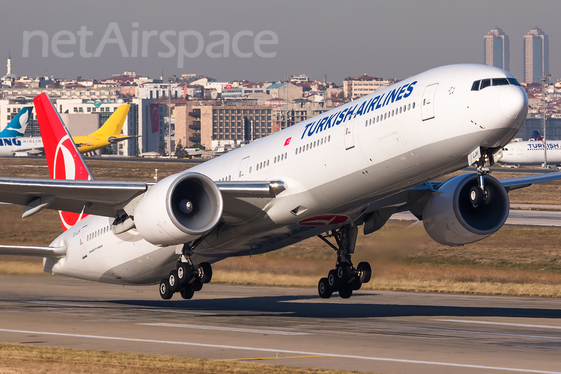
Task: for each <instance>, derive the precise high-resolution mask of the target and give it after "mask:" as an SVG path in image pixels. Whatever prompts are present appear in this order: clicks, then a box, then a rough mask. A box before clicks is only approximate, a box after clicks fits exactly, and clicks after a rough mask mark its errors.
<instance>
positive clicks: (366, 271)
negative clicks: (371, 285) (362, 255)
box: [356, 262, 372, 283]
mask: <svg viewBox="0 0 561 374" xmlns="http://www.w3.org/2000/svg"><path fill="white" fill-rule="evenodd" d="M356 270H357V272H358V280H359V281H360V283H368V282H370V278H371V277H372V269H371V268H370V264H369V263H368V262H361V263H360V264H358V266H357V268H356Z"/></svg>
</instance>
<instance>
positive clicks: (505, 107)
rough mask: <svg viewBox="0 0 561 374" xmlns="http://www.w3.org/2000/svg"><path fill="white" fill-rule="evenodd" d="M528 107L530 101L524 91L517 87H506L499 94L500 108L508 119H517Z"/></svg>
mask: <svg viewBox="0 0 561 374" xmlns="http://www.w3.org/2000/svg"><path fill="white" fill-rule="evenodd" d="M527 105H528V99H527V97H526V94H525V92H524V90H523V89H521V88H520V87H516V86H508V87H505V88H504V89H503V90H502V91H501V93H500V94H499V108H501V112H502V113H503V115H504V116H505V117H506V118H508V119H515V118H516V117H518V115H519V114H520V112H521V111H522V110H523V109H524V108H525V107H526V106H527Z"/></svg>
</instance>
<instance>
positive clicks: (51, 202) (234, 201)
mask: <svg viewBox="0 0 561 374" xmlns="http://www.w3.org/2000/svg"><path fill="white" fill-rule="evenodd" d="M153 184H154V182H137V181H127V182H112V181H95V180H94V181H84V180H66V179H61V180H52V179H29V178H0V201H1V202H5V203H11V204H16V205H23V206H25V207H26V208H25V210H24V214H23V216H24V217H28V216H30V215H32V214H35V213H37V212H39V211H40V210H42V209H45V208H48V209H54V210H63V211H67V212H76V213H80V212H82V211H83V212H84V214H93V215H99V216H106V217H115V216H117V215H119V214H120V213H122V211H123V209H124V207H125V206H126V205H127V204H128V203H129V202H130V201H131V200H133V199H134V198H135V197H137V196H139V195H141V194H143V193H144V192H146V191H147V190H148V188H149V187H150V186H151V185H153ZM216 185H217V186H218V188H219V189H220V191H221V192H222V196H223V199H224V211H223V219H224V220H225V221H226V222H227V223H231V224H232V223H236V222H240V221H243V220H245V219H248V218H250V217H252V216H253V215H255V214H257V213H258V212H260V211H261V209H262V207H264V206H265V205H266V203H267V202H269V201H270V200H271V199H272V198H274V197H275V196H276V195H277V194H278V193H280V192H282V191H283V190H284V189H285V187H284V184H283V183H282V182H279V181H273V182H271V181H258V182H251V181H248V182H245V181H244V182H217V183H216Z"/></svg>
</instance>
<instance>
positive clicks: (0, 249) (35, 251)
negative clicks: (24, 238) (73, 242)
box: [0, 245, 66, 257]
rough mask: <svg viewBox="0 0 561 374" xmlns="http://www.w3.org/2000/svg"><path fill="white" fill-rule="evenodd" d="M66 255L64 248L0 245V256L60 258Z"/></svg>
mask: <svg viewBox="0 0 561 374" xmlns="http://www.w3.org/2000/svg"><path fill="white" fill-rule="evenodd" d="M65 254H66V246H64V247H42V246H35V245H0V255H15V256H33V257H62V256H64V255H65Z"/></svg>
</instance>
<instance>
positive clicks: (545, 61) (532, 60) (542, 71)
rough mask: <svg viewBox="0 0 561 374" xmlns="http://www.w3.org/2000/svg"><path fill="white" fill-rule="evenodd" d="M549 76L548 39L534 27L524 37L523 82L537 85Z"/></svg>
mask: <svg viewBox="0 0 561 374" xmlns="http://www.w3.org/2000/svg"><path fill="white" fill-rule="evenodd" d="M547 74H549V39H548V37H547V35H545V33H544V32H543V31H542V30H540V29H539V28H537V27H534V28H533V29H532V30H530V31H529V32H528V33H527V34H526V35H524V81H525V82H526V83H539V82H541V78H542V77H543V76H544V75H547Z"/></svg>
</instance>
